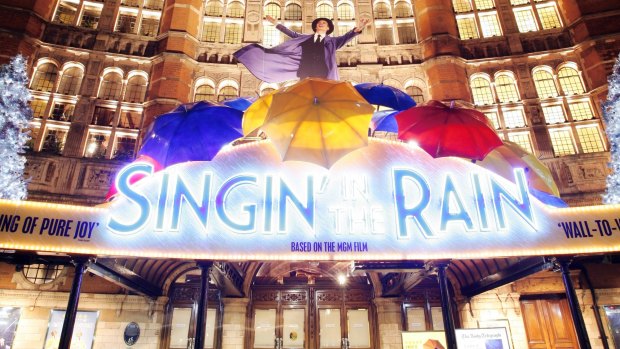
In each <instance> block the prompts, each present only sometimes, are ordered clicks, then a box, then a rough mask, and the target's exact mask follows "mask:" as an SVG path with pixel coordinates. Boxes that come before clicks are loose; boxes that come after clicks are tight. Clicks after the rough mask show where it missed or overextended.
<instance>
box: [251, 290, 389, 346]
mask: <svg viewBox="0 0 620 349" xmlns="http://www.w3.org/2000/svg"><path fill="white" fill-rule="evenodd" d="M371 297H372V291H371V288H370V286H369V285H367V284H365V285H347V286H346V287H345V286H338V285H318V284H315V285H294V286H293V285H291V286H287V285H261V286H255V287H253V289H252V295H251V305H250V309H251V312H250V314H251V316H249V317H248V322H249V323H248V329H250V331H247V332H246V333H249V335H248V338H247V339H246V340H247V341H248V344H249V345H247V346H246V347H248V348H255V349H266V348H274V349H341V348H344V349H347V348H350V349H370V348H373V347H377V346H376V345H375V343H374V341H375V340H376V339H375V338H376V336H375V334H374V328H375V311H374V308H373V307H372V302H371Z"/></svg>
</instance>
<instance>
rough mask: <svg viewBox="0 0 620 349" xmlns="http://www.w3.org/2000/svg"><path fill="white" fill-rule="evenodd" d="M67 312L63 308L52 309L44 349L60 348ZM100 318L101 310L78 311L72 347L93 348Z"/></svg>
mask: <svg viewBox="0 0 620 349" xmlns="http://www.w3.org/2000/svg"><path fill="white" fill-rule="evenodd" d="M65 313H66V311H65V310H62V309H52V310H51V311H50V319H49V321H48V324H47V332H46V334H45V341H44V342H43V349H58V342H59V341H60V333H61V331H62V325H63V322H64V319H65ZM98 319H99V311H95V310H88V311H78V312H77V314H76V316H75V327H74V329H73V336H72V338H71V348H72V349H92V347H93V343H94V341H95V330H96V328H97V320H98Z"/></svg>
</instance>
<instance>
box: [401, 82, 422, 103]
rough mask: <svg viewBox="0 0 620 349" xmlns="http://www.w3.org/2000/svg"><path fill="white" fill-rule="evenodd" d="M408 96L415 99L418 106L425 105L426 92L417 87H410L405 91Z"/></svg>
mask: <svg viewBox="0 0 620 349" xmlns="http://www.w3.org/2000/svg"><path fill="white" fill-rule="evenodd" d="M405 90H406V91H407V94H408V95H409V96H411V98H413V100H414V101H415V103H416V104H418V105H419V104H422V103H424V92H423V91H422V89H421V88H419V87H417V86H409V87H407V88H406V89H405Z"/></svg>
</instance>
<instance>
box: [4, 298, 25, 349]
mask: <svg viewBox="0 0 620 349" xmlns="http://www.w3.org/2000/svg"><path fill="white" fill-rule="evenodd" d="M20 317H21V308H19V307H0V338H3V339H4V343H2V340H0V349H11V348H13V342H14V341H15V333H16V332H17V326H18V325H19V319H20ZM4 319H6V321H4Z"/></svg>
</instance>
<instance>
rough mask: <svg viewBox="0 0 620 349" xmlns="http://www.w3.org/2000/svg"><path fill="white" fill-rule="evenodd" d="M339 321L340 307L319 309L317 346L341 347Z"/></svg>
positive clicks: (341, 337)
mask: <svg viewBox="0 0 620 349" xmlns="http://www.w3.org/2000/svg"><path fill="white" fill-rule="evenodd" d="M341 322H342V319H341V318H340V308H326V309H319V348H321V349H324V348H325V349H327V348H341V346H342V343H343V342H342V340H343V338H344V337H343V333H342V327H341V326H340V323H341Z"/></svg>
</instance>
